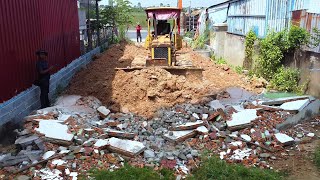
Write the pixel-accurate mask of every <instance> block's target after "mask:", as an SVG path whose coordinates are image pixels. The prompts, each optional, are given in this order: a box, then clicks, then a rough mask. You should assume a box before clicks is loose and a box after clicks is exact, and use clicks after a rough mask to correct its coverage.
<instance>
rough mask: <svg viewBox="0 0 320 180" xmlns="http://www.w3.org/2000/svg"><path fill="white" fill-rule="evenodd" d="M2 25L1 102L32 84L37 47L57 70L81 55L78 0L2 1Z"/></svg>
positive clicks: (0, 4) (0, 57) (0, 49)
mask: <svg viewBox="0 0 320 180" xmlns="http://www.w3.org/2000/svg"><path fill="white" fill-rule="evenodd" d="M0 24H1V26H0V39H1V45H0V46H1V47H0V59H1V61H0V83H1V88H0V103H2V102H4V101H6V100H8V99H10V98H12V97H14V96H16V95H17V94H19V93H20V92H22V91H23V90H26V89H27V88H29V87H30V86H31V85H32V83H33V82H34V80H35V78H36V72H35V63H36V60H37V57H36V56H35V51H36V50H38V49H40V48H43V49H45V50H47V51H48V52H49V58H48V60H49V64H50V65H56V66H57V69H56V71H58V70H59V69H61V68H63V67H65V66H66V65H67V64H69V63H70V62H72V61H73V60H74V59H76V58H78V57H79V56H80V42H79V20H78V7H77V1H76V0H27V1H26V0H1V1H0Z"/></svg>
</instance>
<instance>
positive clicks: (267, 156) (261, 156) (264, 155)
mask: <svg viewBox="0 0 320 180" xmlns="http://www.w3.org/2000/svg"><path fill="white" fill-rule="evenodd" d="M270 156H271V154H269V153H261V154H259V157H260V158H269V157H270Z"/></svg>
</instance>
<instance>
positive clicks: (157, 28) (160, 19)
mask: <svg viewBox="0 0 320 180" xmlns="http://www.w3.org/2000/svg"><path fill="white" fill-rule="evenodd" d="M145 11H146V14H147V18H148V19H147V21H148V35H147V37H146V41H145V47H146V48H147V49H149V50H150V52H151V53H150V55H149V58H148V59H147V63H146V65H147V66H154V65H155V66H174V65H175V61H176V59H175V57H176V52H177V51H178V50H180V49H181V48H182V38H181V36H180V14H181V9H179V8H173V7H160V8H148V9H146V10H145Z"/></svg>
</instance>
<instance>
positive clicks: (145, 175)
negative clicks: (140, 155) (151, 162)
mask: <svg viewBox="0 0 320 180" xmlns="http://www.w3.org/2000/svg"><path fill="white" fill-rule="evenodd" d="M90 177H93V178H94V179H96V180H105V179H112V180H158V179H159V180H160V179H161V180H174V179H175V177H174V174H173V172H172V171H170V170H167V169H162V170H161V171H160V172H156V171H153V170H152V169H151V168H146V167H145V168H137V167H132V166H129V165H127V164H125V166H124V167H122V168H120V169H118V170H115V171H113V172H111V171H108V170H93V171H92V174H91V176H90Z"/></svg>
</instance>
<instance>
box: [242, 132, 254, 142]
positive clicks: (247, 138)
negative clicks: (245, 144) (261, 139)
mask: <svg viewBox="0 0 320 180" xmlns="http://www.w3.org/2000/svg"><path fill="white" fill-rule="evenodd" d="M240 137H241V138H242V139H244V140H246V141H249V142H250V141H251V140H252V138H251V137H250V136H248V135H246V134H241V135H240Z"/></svg>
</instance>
